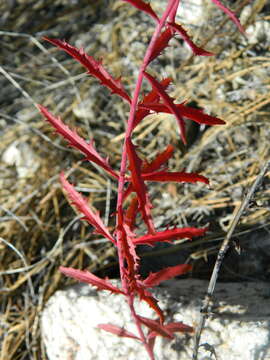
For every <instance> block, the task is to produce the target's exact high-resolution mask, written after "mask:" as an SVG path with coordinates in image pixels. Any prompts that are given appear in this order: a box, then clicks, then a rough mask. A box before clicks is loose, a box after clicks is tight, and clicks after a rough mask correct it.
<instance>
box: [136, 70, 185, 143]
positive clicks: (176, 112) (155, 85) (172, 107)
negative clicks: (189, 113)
mask: <svg viewBox="0 0 270 360" xmlns="http://www.w3.org/2000/svg"><path fill="white" fill-rule="evenodd" d="M143 74H144V76H145V77H146V78H147V80H148V81H149V82H150V83H151V85H152V87H153V88H155V89H156V91H157V92H158V94H159V95H160V97H161V98H162V100H163V101H164V103H165V105H166V106H167V107H168V108H169V109H170V110H171V113H172V114H174V115H175V117H176V120H177V122H178V124H179V128H180V136H181V138H182V141H183V143H184V144H186V143H187V141H186V135H185V123H184V119H183V118H182V116H181V113H180V111H179V110H178V108H177V107H176V105H175V104H174V102H173V100H172V99H171V98H170V96H169V95H168V94H167V93H166V92H165V91H164V89H163V86H162V85H161V84H160V83H159V82H158V81H157V80H156V79H155V78H154V77H153V76H151V75H150V74H148V73H147V72H145V71H144V72H143Z"/></svg>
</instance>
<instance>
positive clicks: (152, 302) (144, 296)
mask: <svg viewBox="0 0 270 360" xmlns="http://www.w3.org/2000/svg"><path fill="white" fill-rule="evenodd" d="M138 294H139V296H140V299H141V300H144V301H145V302H147V304H148V305H149V306H150V307H151V309H153V310H154V311H155V313H156V314H157V315H158V316H159V318H160V322H161V323H163V322H164V314H163V311H162V310H161V308H160V307H159V306H158V301H157V299H155V298H154V297H153V296H152V294H151V293H150V292H149V291H147V290H146V289H144V288H141V290H140V292H139V291H138Z"/></svg>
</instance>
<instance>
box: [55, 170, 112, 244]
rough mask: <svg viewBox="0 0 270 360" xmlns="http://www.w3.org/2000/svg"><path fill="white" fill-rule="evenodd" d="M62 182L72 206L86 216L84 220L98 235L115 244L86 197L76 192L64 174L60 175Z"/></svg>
mask: <svg viewBox="0 0 270 360" xmlns="http://www.w3.org/2000/svg"><path fill="white" fill-rule="evenodd" d="M60 180H61V183H62V186H63V188H64V189H65V191H66V192H67V196H68V197H69V199H70V200H71V202H72V204H74V205H75V207H76V208H77V209H78V211H79V212H81V213H82V214H83V215H84V217H83V220H86V221H87V222H88V223H89V224H91V225H92V226H93V227H94V228H95V230H96V232H97V233H99V234H101V235H102V236H105V237H106V238H107V239H109V240H110V241H111V242H112V243H114V244H115V243H116V242H115V239H114V238H113V236H112V235H111V234H110V232H109V230H108V229H107V228H106V226H105V225H104V223H103V221H102V219H101V218H100V216H99V214H98V213H94V212H93V211H92V210H91V209H90V207H89V205H88V203H87V201H86V199H84V197H83V196H82V195H81V194H80V193H78V192H77V191H76V190H75V188H74V186H73V185H71V184H70V183H69V182H68V181H67V180H66V179H65V176H64V174H63V173H62V174H61V175H60Z"/></svg>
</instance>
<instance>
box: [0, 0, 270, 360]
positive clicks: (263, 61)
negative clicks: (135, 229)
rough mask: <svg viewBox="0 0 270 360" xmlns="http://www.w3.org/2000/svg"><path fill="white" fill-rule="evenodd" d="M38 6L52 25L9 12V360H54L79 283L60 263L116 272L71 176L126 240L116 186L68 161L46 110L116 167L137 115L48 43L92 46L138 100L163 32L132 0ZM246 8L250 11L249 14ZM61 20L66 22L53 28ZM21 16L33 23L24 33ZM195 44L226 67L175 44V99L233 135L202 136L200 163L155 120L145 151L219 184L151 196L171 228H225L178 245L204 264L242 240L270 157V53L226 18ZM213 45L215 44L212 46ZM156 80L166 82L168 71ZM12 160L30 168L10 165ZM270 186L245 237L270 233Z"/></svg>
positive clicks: (156, 190)
mask: <svg viewBox="0 0 270 360" xmlns="http://www.w3.org/2000/svg"><path fill="white" fill-rule="evenodd" d="M35 3H36V4H39V5H36V6H37V7H39V12H40V13H42V10H43V11H44V14H47V12H48V9H51V10H50V11H51V15H46V16H45V19H43V21H42V17H40V18H39V21H33V23H31V22H30V23H29V22H28V20H27V19H29V18H31V16H34V15H33V14H34V11H35V9H34V6H32V7H31V6H30V4H29V2H28V5H27V6H26V5H23V4H24V2H21V5H20V6H22V8H16V9H15V10H14V9H4V10H5V11H4V10H3V14H7V15H6V20H5V26H4V27H2V28H3V31H1V32H0V39H1V48H2V50H3V51H2V53H1V68H0V70H1V75H0V82H1V90H0V97H1V102H2V103H3V105H2V107H1V110H0V126H1V128H0V131H1V143H0V153H1V159H2V160H1V162H0V166H1V177H0V182H1V190H0V198H1V202H0V216H1V217H0V220H1V223H0V233H1V238H0V259H1V261H0V264H1V267H0V275H1V285H0V295H1V299H2V301H1V310H0V311H1V313H0V342H1V352H0V360H11V359H12V360H17V359H18V360H23V359H38V360H39V359H46V355H45V351H44V348H43V345H42V343H41V338H40V328H39V314H40V312H41V310H42V308H43V306H44V304H45V303H46V301H47V300H48V298H49V297H50V296H51V295H52V294H53V293H54V292H55V291H56V290H57V289H59V288H60V287H62V286H64V285H65V284H66V282H67V279H65V278H63V277H62V276H61V275H60V273H59V272H58V270H57V269H58V267H59V265H60V264H62V265H64V266H73V267H78V268H82V267H87V268H88V269H90V270H92V271H98V270H99V271H100V272H101V273H102V271H103V273H105V270H106V268H107V267H109V265H110V264H111V263H112V262H114V261H115V253H114V249H113V248H112V247H111V246H110V244H107V243H106V242H104V241H103V239H100V237H98V236H96V235H92V234H91V229H90V230H89V228H88V227H86V226H85V224H83V223H81V222H80V221H79V216H77V217H76V214H74V212H73V210H72V209H71V208H70V207H69V205H68V204H67V201H66V199H65V197H64V195H63V193H62V190H61V188H60V186H59V183H58V174H59V172H60V171H61V170H63V169H68V174H69V175H70V179H71V180H73V181H74V183H76V185H77V188H78V189H79V190H81V191H83V192H84V194H85V195H86V196H87V197H88V198H89V201H91V203H92V204H93V206H95V207H96V208H97V209H98V210H100V211H101V213H102V216H103V217H104V218H105V221H106V222H107V223H108V224H109V225H110V226H112V227H113V222H112V219H111V218H110V217H109V214H110V213H111V212H112V211H113V210H114V203H115V199H116V196H117V189H116V184H115V183H114V182H113V181H112V180H110V179H109V178H108V177H107V176H106V174H104V172H103V171H99V169H96V168H94V167H93V166H92V165H90V164H87V163H85V162H82V159H81V156H80V155H79V154H78V153H76V152H75V151H73V150H71V149H67V148H66V147H65V144H64V142H62V141H61V140H60V139H59V138H58V137H56V136H54V134H53V133H52V131H51V129H50V127H49V125H47V124H46V123H45V122H44V120H43V119H41V117H40V115H39V114H38V112H37V110H36V108H35V107H34V106H33V105H34V104H36V103H41V104H43V105H45V106H48V107H49V108H50V110H51V111H52V112H54V113H55V114H61V117H62V118H63V120H64V121H65V122H66V123H68V124H69V125H71V126H73V127H76V128H78V129H79V131H80V133H81V134H82V135H84V136H85V137H86V138H91V137H92V136H93V137H94V139H95V140H96V146H97V148H98V149H99V150H100V151H101V152H102V154H104V155H105V154H110V162H111V163H112V165H113V166H115V167H117V166H118V164H119V159H120V157H121V140H122V136H123V132H124V124H125V119H126V117H127V110H128V109H127V108H126V107H125V106H123V104H122V103H121V102H120V101H118V99H117V98H116V97H110V96H108V93H107V92H106V91H105V90H103V89H102V88H101V87H100V86H98V85H97V83H96V81H94V80H93V79H89V78H87V77H86V76H85V75H84V74H82V69H81V67H80V66H79V65H77V64H75V63H74V61H73V60H71V59H69V58H67V57H66V56H65V55H64V54H62V53H59V52H57V51H56V50H55V49H54V48H52V47H50V46H47V44H44V42H43V41H42V40H41V35H46V36H52V37H54V36H55V37H57V36H59V37H61V38H66V40H68V41H70V42H71V43H74V44H76V41H78V40H79V42H77V44H76V45H77V46H78V45H84V46H85V48H86V50H87V51H89V53H91V54H95V56H103V58H104V63H105V64H106V65H107V66H108V67H109V68H110V70H111V72H112V73H113V74H114V75H120V73H122V74H123V82H124V83H125V84H126V86H127V87H128V88H129V89H130V90H132V87H133V84H134V76H135V75H134V74H135V71H136V67H137V66H138V64H139V61H140V60H141V55H142V53H143V50H144V42H146V41H147V35H148V33H150V30H151V26H150V25H151V22H149V23H147V22H145V18H141V17H140V16H139V15H138V13H137V11H136V10H134V9H132V8H129V7H128V6H127V5H126V4H125V5H124V4H122V3H121V2H120V1H112V2H111V5H112V6H111V7H107V6H106V11H105V13H104V14H102V8H103V11H104V6H103V7H102V6H101V7H99V4H101V5H102V3H101V2H100V3H98V2H97V3H96V5H95V7H94V6H92V5H91V4H90V5H89V4H88V3H89V2H88V1H85V2H81V7H80V8H78V6H75V5H74V6H73V5H72V6H71V5H67V4H65V1H62V2H61V1H59V4H60V5H59V4H58V5H59V6H58V7H57V6H56V5H53V4H55V2H52V4H50V2H48V1H47V2H45V3H46V5H45V4H44V3H43V2H42V1H39V2H35ZM245 3H246V1H238V4H237V6H238V7H239V11H241V10H240V9H241V7H243V5H244V4H245ZM264 3H265V1H257V2H255V5H254V9H253V11H252V16H251V17H250V18H247V20H246V21H247V22H248V23H252V22H254V20H255V19H258V18H260V19H264V21H269V17H268V18H267V17H265V16H264V14H263V13H260V11H261V8H262V6H263V4H264ZM25 4H26V3H25ZM103 5H104V4H103ZM54 11H55V12H56V13H57V16H53V12H54ZM16 14H17V15H16ZM18 14H21V15H20V16H19V18H20V21H19V22H16V23H15V22H14V19H16V16H17V17H18ZM81 14H84V15H83V16H82V18H81ZM26 15H27V16H26ZM50 16H51V17H50ZM89 19H91V21H90V20H89ZM90 23H92V25H91V28H90V29H89V24H90ZM15 24H16V25H15ZM97 24H99V25H97ZM100 24H102V25H100ZM218 24H219V25H218ZM191 31H193V34H194V36H195V38H196V39H197V41H198V42H201V43H205V46H206V48H207V49H211V50H212V51H214V52H215V53H216V54H217V56H216V57H215V58H206V59H201V58H200V59H198V58H196V59H195V58H193V57H192V56H191V57H189V56H186V55H185V54H186V51H183V50H181V48H179V43H178V41H174V42H172V48H173V51H174V54H175V48H176V47H178V52H177V53H176V56H175V57H173V56H172V53H173V51H169V52H168V56H165V55H164V56H163V57H162V66H163V69H165V70H164V73H162V75H165V74H166V75H168V76H172V77H173V79H174V83H175V84H177V85H176V86H175V87H174V88H173V89H171V92H172V93H173V94H174V96H175V97H176V98H177V99H178V100H184V99H188V101H196V104H197V105H198V106H200V107H204V108H206V109H207V110H208V111H210V112H211V113H212V114H215V115H217V116H219V117H221V118H223V119H225V120H226V122H227V124H226V125H225V126H222V127H214V128H209V129H200V131H199V132H198V134H197V137H196V141H195V142H194V143H193V145H192V146H191V147H190V148H189V149H188V151H185V150H183V149H182V151H181V145H180V143H179V138H178V131H177V129H176V127H175V124H174V121H173V120H172V119H171V118H170V117H168V116H167V117H165V119H164V116H161V115H159V116H152V117H149V118H148V119H146V120H145V121H144V122H143V123H142V124H141V125H140V126H139V127H138V131H137V132H136V134H135V138H136V141H137V143H138V144H139V145H142V146H143V152H142V153H141V155H142V156H145V157H147V158H151V157H152V156H153V155H154V154H155V153H156V152H157V151H158V150H160V149H162V148H163V147H165V145H166V144H168V143H173V144H174V145H175V147H176V150H177V151H176V153H175V156H174V159H173V160H172V161H171V162H170V166H171V167H172V168H174V169H178V170H179V169H182V168H186V169H187V170H188V171H200V172H202V173H203V174H204V175H206V176H207V177H209V179H211V188H210V189H205V187H203V186H200V185H198V186H189V185H187V186H179V185H174V184H170V185H163V186H158V185H155V186H151V194H152V195H153V197H154V204H155V208H154V215H155V216H156V223H157V226H159V227H162V226H165V225H167V224H171V225H172V224H178V225H181V224H182V225H184V224H186V223H191V224H192V223H194V224H195V223H196V224H198V223H199V224H205V223H206V222H210V223H211V231H210V233H209V237H208V238H207V239H205V240H203V244H202V241H195V242H194V243H188V244H179V245H178V247H179V246H180V247H181V246H182V247H183V249H184V248H185V249H187V248H189V251H190V255H189V256H190V258H191V259H193V260H196V259H200V258H202V257H205V256H207V255H210V254H212V253H215V252H216V250H217V248H218V244H219V241H218V239H219V237H220V236H222V234H223V233H224V231H226V229H227V228H228V225H229V224H230V221H231V219H232V217H233V214H234V213H235V211H237V208H238V207H239V204H240V201H241V198H242V195H243V193H244V192H245V188H247V187H248V186H249V185H250V184H251V183H252V181H253V180H254V178H255V177H256V174H257V173H258V172H259V168H260V166H261V164H262V163H264V161H265V159H267V158H269V145H268V143H269V141H267V139H269V121H270V118H269V103H270V98H269V87H270V79H269V76H267V73H269V66H270V53H269V48H268V47H266V46H264V43H263V42H261V43H257V44H256V43H254V44H249V43H248V42H247V41H246V40H243V38H242V37H241V35H239V34H237V32H236V31H235V28H234V26H232V25H231V23H230V22H228V21H227V20H226V19H225V18H223V17H222V16H221V15H220V13H218V16H217V18H216V20H214V21H212V22H209V23H205V24H203V25H202V27H199V28H197V27H191ZM26 33H27V34H26ZM110 33H111V35H110ZM29 34H32V35H31V36H29ZM98 34H99V35H98ZM127 34H128V36H127ZM204 34H208V35H209V34H210V35H209V37H208V38H207V39H205V38H204V36H203V35H204ZM140 39H143V42H141V41H140ZM135 40H136V41H135ZM152 68H153V71H156V72H160V68H159V64H158V63H155V64H154V65H153V67H152ZM123 69H126V70H125V71H124V70H123ZM162 71H163V70H162ZM197 130H198V129H197ZM8 149H9V153H7V150H8ZM179 150H180V151H179ZM4 154H5V155H4ZM11 154H13V156H14V158H13V159H16V160H14V161H16V162H15V163H13V164H12V163H10V164H7V160H6V159H7V157H8V158H9V159H10V157H11ZM3 155H4V158H3ZM268 182H269V174H268V176H267V177H266V179H265V182H264V184H263V186H261V188H260V189H259V191H258V192H257V194H256V198H255V201H256V202H254V206H253V207H251V208H250V209H249V211H248V212H247V213H246V214H245V217H244V218H243V220H242V227H243V228H245V229H250V228H254V227H260V226H265V227H266V226H268V222H269V189H267V184H268ZM242 227H241V228H239V231H240V230H242ZM247 231H248V230H247ZM90 238H91V241H89V240H90Z"/></svg>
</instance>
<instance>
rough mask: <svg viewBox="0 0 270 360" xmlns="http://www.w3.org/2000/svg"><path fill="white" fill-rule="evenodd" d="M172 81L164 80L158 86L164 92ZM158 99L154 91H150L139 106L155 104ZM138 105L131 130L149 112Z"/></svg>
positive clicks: (169, 79)
mask: <svg viewBox="0 0 270 360" xmlns="http://www.w3.org/2000/svg"><path fill="white" fill-rule="evenodd" d="M171 81H172V79H171V78H165V79H163V80H161V82H160V84H161V85H162V86H163V89H164V90H166V89H167V87H168V86H169V85H170V83H171ZM159 99H160V96H159V94H158V92H157V91H156V89H152V90H151V91H150V92H149V93H148V94H146V95H145V96H144V98H143V100H142V102H141V103H140V104H143V103H144V102H146V103H149V102H150V103H152V102H153V103H156V102H158V101H159ZM140 104H139V107H138V109H137V111H136V114H135V120H134V124H133V129H134V128H135V127H136V126H137V125H138V124H139V123H140V121H141V120H142V119H144V118H145V117H146V116H147V115H149V113H150V111H149V110H147V109H143V108H142V107H141V106H140Z"/></svg>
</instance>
